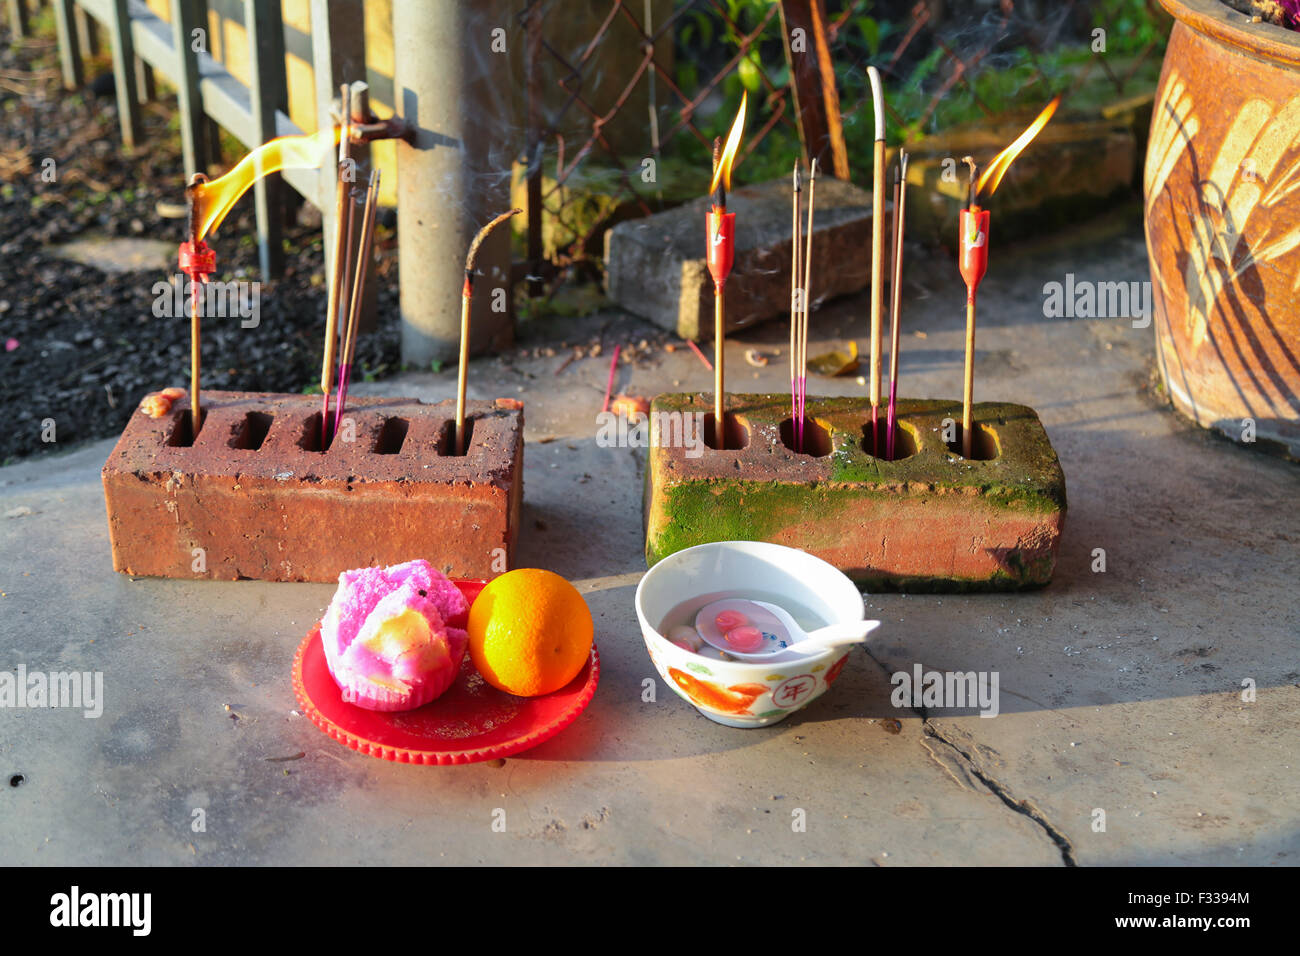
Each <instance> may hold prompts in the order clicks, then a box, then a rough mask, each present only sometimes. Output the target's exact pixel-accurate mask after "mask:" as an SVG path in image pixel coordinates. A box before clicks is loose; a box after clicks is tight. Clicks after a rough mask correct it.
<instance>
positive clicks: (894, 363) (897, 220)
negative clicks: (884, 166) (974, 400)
mask: <svg viewBox="0 0 1300 956" xmlns="http://www.w3.org/2000/svg"><path fill="white" fill-rule="evenodd" d="M894 177H895V178H894V261H893V267H894V268H893V276H892V277H891V279H890V284H889V297H890V308H889V324H890V330H889V335H890V341H889V413H888V415H887V416H886V418H885V428H886V434H885V458H886V459H887V460H888V461H893V460H894V429H895V428H896V427H897V422H898V416H897V404H898V359H899V355H898V349H899V345H900V342H899V329H900V326H901V324H902V316H901V313H902V305H903V229H904V227H905V226H906V225H907V220H906V212H905V207H906V205H907V150H905V149H899V151H898V168H897V169H896V170H895V172H894Z"/></svg>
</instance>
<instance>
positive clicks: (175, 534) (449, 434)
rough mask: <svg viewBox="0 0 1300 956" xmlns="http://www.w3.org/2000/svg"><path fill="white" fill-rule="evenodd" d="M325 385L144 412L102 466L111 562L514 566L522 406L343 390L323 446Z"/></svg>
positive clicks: (495, 569)
mask: <svg viewBox="0 0 1300 956" xmlns="http://www.w3.org/2000/svg"><path fill="white" fill-rule="evenodd" d="M318 402H319V397H317V396H308V395H286V394H271V393H249V392H219V391H211V392H204V393H203V424H202V427H201V428H200V429H199V435H198V439H197V441H192V440H191V429H190V408H189V403H188V399H181V400H180V401H178V402H176V404H175V405H174V406H173V407H172V409H171V410H170V412H168V413H167V414H166V415H164V416H163V417H161V418H157V419H155V418H150V417H149V416H148V415H147V414H146V413H144V412H143V411H140V410H137V411H136V413H135V414H133V415H132V416H131V419H130V421H129V422H128V423H127V426H126V429H125V430H124V431H123V433H122V437H121V438H120V439H119V440H118V443H117V446H116V447H115V448H114V449H113V452H112V454H110V455H109V458H108V461H107V462H106V463H105V465H104V469H103V480H104V497H105V500H106V504H107V508H108V528H109V536H110V538H111V541H112V548H113V567H114V568H115V569H116V570H118V571H121V572H123V573H126V574H133V575H148V576H160V577H173V578H216V579H226V580H232V579H240V578H250V579H257V580H265V581H335V580H337V578H338V575H339V572H341V571H345V570H348V569H350V568H358V567H367V566H372V565H390V564H398V563H400V562H403V561H410V560H412V559H413V558H424V559H425V560H427V561H428V562H429V563H430V564H432V565H433V566H434V567H436V568H439V569H441V570H442V571H443V572H444V573H446V574H447V575H449V576H451V577H461V578H491V577H494V576H496V575H497V574H499V573H501V572H502V571H504V570H506V569H508V568H509V567H511V566H513V564H512V562H513V558H514V548H515V540H516V537H517V534H518V527H519V507H520V503H521V500H522V497H523V428H524V421H523V404H522V403H521V402H519V401H517V400H514V399H498V400H497V401H495V402H470V403H469V405H468V408H467V428H468V429H469V439H468V447H467V451H466V454H465V455H463V456H456V455H453V454H449V450H450V447H451V444H452V438H453V433H454V429H455V423H454V420H453V419H454V415H455V403H454V402H452V401H446V402H440V403H437V404H424V403H422V402H420V401H418V400H417V399H411V398H369V397H365V398H361V397H358V398H350V399H349V401H348V407H347V410H346V411H345V414H344V420H343V423H342V426H341V427H340V429H339V433H338V435H337V436H335V438H334V440H333V441H332V442H331V444H330V447H329V448H328V449H327V450H325V451H323V452H322V451H321V450H320V406H319V404H318Z"/></svg>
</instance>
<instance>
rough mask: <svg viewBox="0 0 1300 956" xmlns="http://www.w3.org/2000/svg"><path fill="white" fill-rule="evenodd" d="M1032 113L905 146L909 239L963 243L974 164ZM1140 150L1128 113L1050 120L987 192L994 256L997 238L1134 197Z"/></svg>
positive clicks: (1052, 227)
mask: <svg viewBox="0 0 1300 956" xmlns="http://www.w3.org/2000/svg"><path fill="white" fill-rule="evenodd" d="M1032 120H1033V115H1032V114H1030V115H1027V116H1025V117H1024V119H1023V122H1022V121H1021V120H1019V119H1017V120H1014V121H1010V122H1005V123H1001V124H997V125H983V126H978V127H955V128H953V129H950V130H945V131H944V132H942V133H940V134H937V135H935V136H930V137H926V138H925V139H923V140H919V141H917V142H915V143H910V144H908V146H907V155H908V166H907V183H908V187H909V188H908V194H907V237H908V238H909V239H913V240H920V241H924V242H928V243H936V244H938V245H942V246H944V247H946V248H948V249H955V248H956V247H957V213H958V211H959V210H960V209H961V208H962V207H963V206H965V205H966V198H967V195H966V193H967V182H968V170H967V168H966V165H965V164H964V163H963V162H962V161H961V158H962V157H963V156H967V155H969V156H974V157H975V159H976V160H977V161H978V162H979V163H980V170H981V171H983V169H984V167H985V166H987V165H988V163H989V162H990V161H991V160H992V159H993V157H994V156H996V155H997V154H998V153H999V152H1001V151H1002V149H1003V148H1004V147H1006V146H1007V145H1008V144H1010V143H1011V142H1012V141H1013V140H1015V138H1016V137H1017V136H1019V135H1020V134H1021V133H1022V132H1023V131H1024V128H1025V127H1026V126H1027V125H1028V124H1029V122H1030V121H1032ZM894 156H895V153H894V151H891V152H890V158H889V163H890V165H891V167H892V165H893V163H894ZM1140 157H1141V151H1140V150H1139V149H1138V145H1137V137H1136V136H1135V134H1134V132H1133V129H1132V128H1131V127H1130V126H1129V125H1127V124H1126V123H1125V122H1124V121H1123V120H1122V119H1116V120H1114V121H1111V120H1090V121H1084V122H1066V121H1063V120H1061V119H1060V118H1059V117H1058V118H1056V119H1053V120H1052V121H1051V122H1050V123H1048V124H1047V126H1045V127H1044V128H1043V130H1042V132H1041V133H1039V134H1038V136H1036V137H1035V138H1034V140H1033V142H1032V143H1030V144H1029V146H1027V147H1026V148H1025V151H1024V152H1023V153H1021V154H1020V155H1019V156H1018V157H1017V158H1016V161H1015V162H1014V163H1012V164H1011V166H1010V167H1009V168H1008V170H1007V173H1006V175H1005V176H1004V177H1003V179H1002V183H1001V185H999V186H998V189H997V193H996V194H995V198H994V199H992V200H987V197H981V200H980V201H981V203H982V204H984V203H986V204H987V205H988V206H989V207H990V208H991V209H992V210H993V216H992V224H991V225H990V227H989V231H990V233H991V236H990V241H991V243H992V245H993V255H994V256H996V255H997V249H998V248H999V244H1001V245H1002V246H1005V244H1006V243H1007V241H1009V240H1012V239H1022V238H1025V237H1027V236H1035V235H1043V234H1046V233H1052V232H1056V231H1058V230H1060V229H1062V228H1065V227H1067V226H1069V225H1071V224H1073V223H1075V222H1077V221H1079V220H1080V219H1081V218H1087V217H1089V216H1093V215H1095V214H1096V213H1098V212H1099V211H1101V210H1102V209H1104V208H1106V205H1107V203H1108V202H1109V201H1112V200H1114V199H1116V198H1117V197H1124V196H1130V197H1131V196H1135V195H1136V191H1135V190H1134V188H1133V184H1134V181H1135V177H1136V175H1137V169H1138V161H1139V159H1140Z"/></svg>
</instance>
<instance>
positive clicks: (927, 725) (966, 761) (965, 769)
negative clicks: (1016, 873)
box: [862, 646, 1079, 866]
mask: <svg viewBox="0 0 1300 956" xmlns="http://www.w3.org/2000/svg"><path fill="white" fill-rule="evenodd" d="M862 650H863V652H864V653H865V654H866V656H867V659H868V660H870V661H871V662H872V663H874V664H875V665H876V666H877V667H879V668H880V670H881V672H882V673H884V674H885V675H886V676H887V677H888V676H889V674H890V670H889V668H888V667H886V666H885V663H884V661H882V660H880V659H879V658H878V657H876V656H875V655H874V654H872V653H871V649H870V648H868V647H866V646H864V647H863V648H862ZM907 709H908V710H910V711H911V712H912V713H914V714H916V715H917V716H918V717H920V718H921V728H922V731H923V732H924V733H925V736H926V737H928V738H931V739H933V740H937V741H939V742H940V743H941V744H944V745H945V746H947V747H948V748H949V749H950V750H952V752H953V753H954V754H956V755H957V758H958V759H957V761H956V762H957V763H958V765H959V767H960V771H961V773H960V775H959V773H958V772H957V770H956V769H954V767H953V765H952V764H950V763H949V762H948V761H947V760H945V759H944V758H943V757H942V756H941V755H940V754H939V753H937V752H936V751H935V749H934V748H933V747H932V746H930V744H929V743H928V742H927V741H926V740H924V739H923V740H922V741H921V746H923V747H924V748H925V749H926V752H927V753H929V755H930V759H932V760H933V761H934V762H935V763H937V764H939V766H940V767H942V768H943V770H944V772H945V773H947V774H948V775H949V776H950V777H952V779H953V781H954V782H955V783H956V784H957V786H959V787H963V788H966V787H969V788H970V789H971V790H972V791H976V788H975V787H973V786H970V781H969V778H968V780H967V781H963V780H962V779H961V775H966V774H969V776H973V777H974V778H975V779H976V780H978V781H979V782H980V783H982V784H983V785H984V786H985V787H986V788H988V790H989V792H990V793H992V794H993V795H994V796H995V797H997V798H998V799H999V800H1001V801H1002V803H1003V804H1005V805H1006V806H1007V807H1008V808H1010V809H1011V810H1012V811H1014V812H1015V813H1019V814H1021V815H1022V816H1026V817H1029V819H1031V820H1033V821H1034V823H1036V824H1037V825H1038V826H1039V827H1040V828H1041V829H1042V830H1043V832H1044V833H1045V834H1046V835H1047V837H1048V839H1050V840H1051V841H1052V842H1053V843H1055V844H1056V847H1057V849H1058V850H1060V852H1061V860H1062V862H1063V863H1064V864H1065V865H1066V866H1078V865H1079V863H1078V861H1077V860H1076V859H1075V857H1074V845H1073V844H1072V843H1070V840H1069V838H1068V837H1067V836H1066V835H1065V834H1064V833H1063V832H1061V830H1060V829H1059V828H1057V827H1055V826H1053V825H1052V823H1051V821H1049V820H1048V819H1047V817H1045V816H1044V815H1043V812H1042V811H1041V810H1039V809H1038V807H1036V806H1034V804H1033V803H1031V802H1030V801H1029V800H1027V799H1026V800H1017V799H1016V798H1015V797H1013V796H1012V795H1011V791H1010V790H1009V789H1007V787H1006V786H1004V785H1003V784H1002V783H1001V782H1000V781H998V780H997V779H996V778H995V777H993V776H992V775H991V774H989V773H988V772H987V771H986V770H984V769H983V768H981V767H980V765H979V764H978V763H976V761H975V759H974V758H973V757H972V756H971V755H970V754H969V753H967V752H966V751H964V750H962V749H961V748H960V747H958V746H957V745H956V744H955V743H953V742H952V741H951V740H949V739H948V738H947V737H945V736H944V735H943V734H942V733H940V732H939V730H938V728H936V727H935V725H934V724H933V723H932V722H931V720H930V715H929V713H928V712H927V709H926V708H925V707H916V706H910V705H909V706H908V707H907ZM976 792H978V791H976Z"/></svg>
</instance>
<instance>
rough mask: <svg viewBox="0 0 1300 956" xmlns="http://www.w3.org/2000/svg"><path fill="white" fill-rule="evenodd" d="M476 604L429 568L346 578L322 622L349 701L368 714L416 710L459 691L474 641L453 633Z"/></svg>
mask: <svg viewBox="0 0 1300 956" xmlns="http://www.w3.org/2000/svg"><path fill="white" fill-rule="evenodd" d="M468 610H469V605H468V603H467V602H466V600H465V596H464V595H463V594H461V593H460V589H459V588H457V587H456V585H454V584H452V583H451V581H449V580H447V578H446V577H445V576H444V575H443V574H442V573H441V572H439V571H437V570H435V569H434V568H433V567H431V566H430V565H429V563H428V562H427V561H423V560H416V561H408V562H406V563H405V564H395V565H393V566H392V567H391V568H361V569H359V570H356V571H344V572H343V573H342V574H340V575H339V588H338V590H337V591H336V592H334V600H332V601H331V602H330V606H329V610H328V611H326V612H325V618H324V620H322V621H321V628H320V636H321V643H322V645H323V646H324V649H325V661H326V663H327V664H328V665H329V670H330V674H331V675H332V676H333V677H334V680H335V681H336V682H337V683H338V685H339V687H340V688H341V689H342V691H343V697H344V700H347V701H348V702H349V703H352V704H355V705H356V706H358V707H364V708H366V709H367V710H384V711H392V710H414V709H415V708H416V707H423V706H424V705H425V704H427V703H429V701H431V700H433V699H435V698H436V697H438V696H439V695H440V694H442V692H443V691H445V690H446V689H447V688H448V687H450V686H451V684H452V682H453V681H454V680H455V679H456V675H457V673H459V671H460V663H461V660H462V658H464V656H465V646H466V644H467V643H468V638H467V636H466V634H465V632H464V631H463V630H461V629H460V628H457V627H450V626H448V624H447V622H448V621H450V620H453V619H457V618H459V619H463V618H464V615H465V614H466V612H467V611H468Z"/></svg>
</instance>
